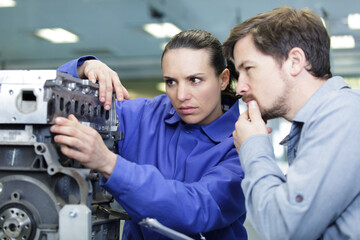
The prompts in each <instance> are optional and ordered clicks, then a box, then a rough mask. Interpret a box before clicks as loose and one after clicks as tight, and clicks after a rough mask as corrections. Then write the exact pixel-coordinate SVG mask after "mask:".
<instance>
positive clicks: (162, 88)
mask: <svg viewBox="0 0 360 240" xmlns="http://www.w3.org/2000/svg"><path fill="white" fill-rule="evenodd" d="M156 89H157V90H158V91H160V92H166V86H165V82H159V83H157V84H156Z"/></svg>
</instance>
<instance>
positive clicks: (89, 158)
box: [50, 114, 117, 178]
mask: <svg viewBox="0 0 360 240" xmlns="http://www.w3.org/2000/svg"><path fill="white" fill-rule="evenodd" d="M50 131H51V132H53V133H56V134H57V135H56V136H55V137H54V141H55V142H56V143H60V144H61V152H62V153H63V154H64V155H65V156H67V157H69V158H71V159H75V160H77V161H79V162H80V163H81V164H83V165H84V166H85V167H87V168H91V169H94V170H97V171H99V172H100V173H101V174H102V175H103V176H104V177H106V178H109V177H110V175H111V174H112V172H113V170H114V168H115V164H116V159H117V156H116V154H115V153H113V152H111V151H110V150H109V149H108V148H107V146H106V145H105V143H104V141H103V139H102V137H101V136H100V134H99V133H98V132H97V131H96V130H95V129H93V128H91V127H87V126H84V125H82V124H80V123H79V121H78V120H77V119H76V117H75V116H74V115H72V114H71V115H69V117H68V118H63V117H57V118H56V119H55V124H54V125H53V126H51V128H50Z"/></svg>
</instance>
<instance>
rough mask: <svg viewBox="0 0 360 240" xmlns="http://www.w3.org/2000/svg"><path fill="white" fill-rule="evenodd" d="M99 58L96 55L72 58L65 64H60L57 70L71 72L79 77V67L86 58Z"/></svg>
mask: <svg viewBox="0 0 360 240" xmlns="http://www.w3.org/2000/svg"><path fill="white" fill-rule="evenodd" d="M90 59H97V58H96V57H95V56H90V55H89V56H82V57H79V58H78V59H74V60H71V61H69V62H67V63H65V64H64V65H62V66H60V67H59V68H58V69H57V70H58V71H59V72H63V73H67V74H70V75H71V76H73V77H76V78H78V77H79V75H78V73H77V67H79V66H81V65H82V64H83V63H84V62H85V61H86V60H90Z"/></svg>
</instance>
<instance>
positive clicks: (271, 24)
mask: <svg viewBox="0 0 360 240" xmlns="http://www.w3.org/2000/svg"><path fill="white" fill-rule="evenodd" d="M248 34H251V35H252V37H253V41H254V44H255V46H256V48H257V49H258V50H259V51H261V52H262V53H264V54H266V55H269V56H272V57H274V58H275V59H276V60H277V61H278V62H279V64H282V63H283V61H284V60H286V59H287V57H288V53H289V51H290V50H291V49H292V48H294V47H299V48H301V49H302V50H303V51H304V53H305V56H306V59H307V61H308V66H307V70H308V71H309V72H310V73H311V74H312V75H313V76H315V77H317V78H321V79H328V78H330V77H331V76H332V74H331V71H330V38H329V35H328V33H327V30H326V28H325V26H324V24H323V22H322V21H321V19H320V17H319V16H318V15H317V14H315V13H314V12H313V11H311V10H309V9H306V8H305V9H302V10H295V9H292V8H290V7H281V8H276V9H274V10H272V11H270V12H266V13H262V14H259V15H256V16H254V17H252V18H250V19H248V20H246V21H244V22H243V23H241V24H239V25H237V26H235V27H233V28H232V29H231V31H230V35H229V36H228V38H227V39H226V41H225V42H224V44H223V46H224V54H225V56H226V57H227V58H230V59H233V58H234V56H233V54H234V53H233V51H234V46H235V44H236V42H237V41H238V40H240V39H242V38H244V37H245V36H247V35H248Z"/></svg>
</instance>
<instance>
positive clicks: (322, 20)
mask: <svg viewBox="0 0 360 240" xmlns="http://www.w3.org/2000/svg"><path fill="white" fill-rule="evenodd" d="M320 19H321V22H322V23H323V25H324V27H325V28H327V27H326V22H325V20H324V19H323V18H322V17H320Z"/></svg>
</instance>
